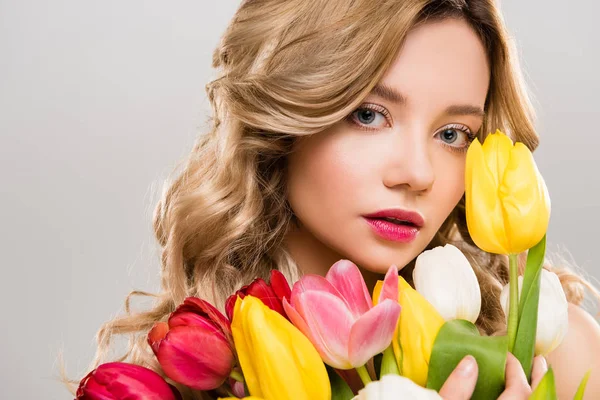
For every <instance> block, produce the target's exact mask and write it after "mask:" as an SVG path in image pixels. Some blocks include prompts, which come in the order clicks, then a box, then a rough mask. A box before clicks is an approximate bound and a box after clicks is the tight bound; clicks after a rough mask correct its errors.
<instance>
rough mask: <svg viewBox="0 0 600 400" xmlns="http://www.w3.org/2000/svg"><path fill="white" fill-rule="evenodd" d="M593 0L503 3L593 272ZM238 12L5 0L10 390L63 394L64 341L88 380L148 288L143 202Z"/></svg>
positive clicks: (151, 280) (560, 229)
mask: <svg viewBox="0 0 600 400" xmlns="http://www.w3.org/2000/svg"><path fill="white" fill-rule="evenodd" d="M567 4H568V6H567ZM599 4H600V3H598V2H596V1H595V0H588V1H577V0H575V1H571V2H568V3H565V2H564V1H555V0H552V1H548V0H546V1H544V0H528V1H517V0H504V1H503V2H502V8H503V11H504V14H505V18H506V21H507V23H508V25H509V28H510V29H511V31H512V33H513V34H514V35H515V36H516V39H517V43H518V46H519V52H520V55H521V61H522V66H523V67H524V69H525V71H526V79H527V82H528V83H529V85H530V87H531V89H532V92H533V94H534V96H535V104H536V108H537V109H538V112H539V117H540V120H539V130H540V132H541V135H542V144H541V147H540V148H539V150H538V151H537V152H536V158H537V161H538V163H539V167H540V170H541V171H542V173H543V175H544V176H545V178H546V181H547V184H548V187H549V190H550V194H551V197H552V202H553V203H552V205H553V215H552V222H551V225H550V231H549V241H550V243H551V248H553V249H556V248H557V247H558V246H560V247H564V248H566V249H568V250H569V251H570V252H571V253H572V255H573V258H574V260H575V261H576V262H577V263H578V264H579V265H580V266H582V268H584V269H585V270H586V271H588V272H589V273H590V274H591V275H593V276H594V277H600V266H599V262H600V256H599V255H598V253H597V251H596V248H595V247H597V237H598V228H597V227H598V225H599V224H600V181H599V180H598V177H597V173H598V169H599V167H600V161H599V158H598V155H597V153H598V149H599V145H600V135H599V134H598V127H597V123H598V117H599V116H600V113H599V111H598V110H599V109H600V100H599V96H598V91H599V90H600V78H599V77H598V71H600V35H599V34H598V28H597V26H596V24H597V19H596V18H597V17H596V16H597V15H598V14H599V13H600V5H599ZM237 5H238V0H229V1H224V0H218V1H217V0H213V1H207V0H196V1H189V0H187V1H186V0H179V1H176V2H164V1H156V0H144V1H142V0H127V1H122V0H120V1H117V0H104V1H101V2H100V1H82V0H55V1H52V2H50V1H33V0H19V1H17V0H14V1H8V0H0V135H1V136H0V174H1V182H2V186H1V190H2V196H1V197H0V206H1V207H0V221H1V223H0V243H1V246H2V248H1V250H2V252H1V256H2V277H1V278H0V304H2V306H3V310H2V311H3V312H2V322H1V326H2V328H1V329H0V343H1V346H2V347H1V353H0V354H1V355H0V392H1V397H2V398H7V399H8V398H11V399H38V398H43V399H65V398H69V395H68V394H67V392H66V391H65V390H64V389H63V388H62V387H61V386H60V385H59V384H58V383H56V381H55V377H56V376H57V364H56V357H57V354H58V351H59V350H60V349H61V348H63V349H64V355H65V360H66V363H67V368H68V371H69V372H70V374H71V376H77V375H78V374H81V373H83V372H84V369H85V368H86V367H87V365H88V363H89V362H90V360H91V359H92V357H93V355H94V350H95V346H94V339H93V338H94V335H95V333H96V331H97V329H98V328H99V327H100V325H101V324H102V323H103V322H104V321H106V320H108V319H110V318H112V317H113V316H115V315H116V314H117V313H120V312H121V311H122V304H123V300H124V297H125V296H126V294H127V293H128V292H129V291H130V290H132V289H141V290H148V291H156V290H157V289H158V283H159V280H158V271H159V262H158V252H157V250H156V247H155V244H154V239H153V237H152V234H151V215H152V210H153V208H154V205H155V203H156V201H157V199H158V194H159V193H158V192H159V190H160V187H161V183H162V180H163V179H164V178H165V177H166V175H167V173H169V172H170V171H171V169H172V168H173V166H174V165H175V163H176V162H177V161H178V160H179V159H181V158H182V157H183V156H184V155H185V154H186V153H187V152H188V151H189V150H190V149H191V146H192V143H193V140H194V137H195V136H196V135H197V134H198V133H199V132H201V131H203V127H204V124H205V121H206V118H207V112H208V110H209V107H208V102H207V100H206V98H205V92H204V85H205V84H206V83H207V82H208V81H209V79H210V78H211V76H212V71H211V69H210V59H211V53H212V50H213V48H214V47H215V46H216V44H217V42H218V40H219V37H220V35H221V33H222V32H223V30H224V28H225V26H226V24H227V23H228V21H229V19H230V18H231V16H232V15H233V13H234V11H235V9H236V7H237ZM144 304H145V303H141V306H143V305H144Z"/></svg>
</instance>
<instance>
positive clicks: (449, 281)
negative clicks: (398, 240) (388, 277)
mask: <svg viewBox="0 0 600 400" xmlns="http://www.w3.org/2000/svg"><path fill="white" fill-rule="evenodd" d="M413 282H414V286H415V289H416V290H417V292H419V293H421V295H423V297H425V298H426V299H427V301H429V302H430V303H431V304H432V305H433V306H434V307H435V308H436V310H437V311H438V312H439V313H440V314H441V315H442V317H444V319H445V320H446V321H449V320H452V319H465V320H467V321H470V322H473V323H475V321H476V320H477V318H478V317H479V312H480V311H481V289H480V288H479V282H478V281H477V277H476V275H475V272H474V271H473V268H472V267H471V264H470V263H469V260H468V259H467V258H466V257H465V255H464V254H463V253H462V252H461V251H460V250H459V249H458V248H457V247H455V246H453V245H451V244H446V245H445V246H443V247H442V246H438V247H435V248H433V249H431V250H426V251H424V252H423V253H421V254H420V255H419V256H418V257H417V261H416V263H415V268H414V270H413Z"/></svg>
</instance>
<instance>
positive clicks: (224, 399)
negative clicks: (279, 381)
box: [219, 396, 263, 400]
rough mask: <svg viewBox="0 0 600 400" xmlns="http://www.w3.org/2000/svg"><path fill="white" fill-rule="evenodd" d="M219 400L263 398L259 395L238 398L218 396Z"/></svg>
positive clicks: (259, 399) (253, 399)
mask: <svg viewBox="0 0 600 400" xmlns="http://www.w3.org/2000/svg"><path fill="white" fill-rule="evenodd" d="M219 400H263V399H261V398H260V397H255V396H248V397H243V398H242V399H240V398H239V397H219Z"/></svg>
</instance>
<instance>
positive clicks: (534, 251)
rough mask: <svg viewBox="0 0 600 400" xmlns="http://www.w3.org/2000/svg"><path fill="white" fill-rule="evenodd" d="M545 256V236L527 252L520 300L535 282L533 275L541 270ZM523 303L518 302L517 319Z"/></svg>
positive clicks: (521, 312)
mask: <svg viewBox="0 0 600 400" xmlns="http://www.w3.org/2000/svg"><path fill="white" fill-rule="evenodd" d="M545 254H546V235H544V237H543V238H542V240H540V241H539V242H538V244H536V245H535V246H533V247H532V248H531V249H529V251H528V252H527V264H526V266H525V273H524V274H523V289H522V291H521V298H523V297H522V296H523V295H524V294H525V293H528V292H529V290H530V287H531V285H532V284H533V282H534V280H535V275H536V273H537V271H538V270H539V269H541V268H542V265H543V263H544V256H545ZM523 303H524V302H522V301H519V318H520V317H521V314H523V308H524V304H523Z"/></svg>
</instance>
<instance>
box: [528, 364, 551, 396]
mask: <svg viewBox="0 0 600 400" xmlns="http://www.w3.org/2000/svg"><path fill="white" fill-rule="evenodd" d="M546 371H548V363H547V362H546V359H545V358H544V356H537V357H536V358H534V359H533V369H532V370H531V390H535V388H536V387H537V385H538V384H539V383H540V381H541V380H542V378H543V377H544V375H545V374H546Z"/></svg>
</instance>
